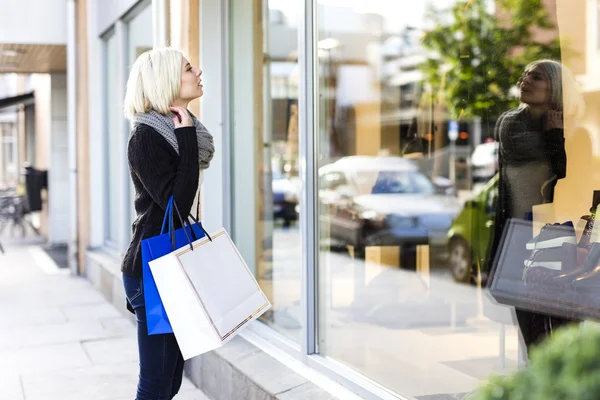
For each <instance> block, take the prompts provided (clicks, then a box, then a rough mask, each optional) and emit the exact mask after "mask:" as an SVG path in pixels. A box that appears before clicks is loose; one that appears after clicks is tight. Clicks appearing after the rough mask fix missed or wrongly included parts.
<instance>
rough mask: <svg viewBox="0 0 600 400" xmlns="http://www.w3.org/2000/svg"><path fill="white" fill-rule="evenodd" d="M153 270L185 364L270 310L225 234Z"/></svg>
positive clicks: (171, 257) (168, 257) (162, 259)
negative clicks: (185, 361)
mask: <svg viewBox="0 0 600 400" xmlns="http://www.w3.org/2000/svg"><path fill="white" fill-rule="evenodd" d="M173 208H175V209H176V211H177V206H176V205H175V204H173ZM149 264H150V269H151V270H152V274H153V276H154V279H155V282H156V286H157V288H158V291H159V293H160V297H161V299H162V301H163V304H164V306H165V309H166V311H167V315H168V316H169V321H170V323H171V326H172V327H173V332H174V333H175V338H176V339H177V343H178V345H179V348H180V350H181V353H182V355H183V358H184V359H186V360H187V359H190V358H192V357H195V356H198V355H200V354H203V353H206V352H209V351H211V350H214V349H216V348H218V347H220V346H222V345H223V344H225V343H226V342H227V341H229V340H230V339H231V338H233V337H234V336H235V335H236V334H237V333H238V332H239V331H240V330H241V329H242V328H244V327H246V326H247V325H248V324H249V323H250V322H251V321H253V320H254V319H256V318H258V317H260V316H261V315H262V314H263V313H265V312H266V311H267V310H268V309H269V308H271V303H270V302H269V300H268V299H267V297H266V296H265V294H264V293H263V292H262V290H261V289H260V287H259V285H258V282H257V281H256V279H255V278H254V275H253V274H252V272H251V271H250V269H249V268H248V266H247V265H246V263H245V262H244V260H243V258H242V256H241V255H240V253H239V252H238V250H237V248H236V246H235V245H234V243H233V241H232V240H231V238H230V237H229V235H228V234H227V232H225V230H224V229H221V230H220V231H218V232H217V233H215V234H213V235H212V236H208V235H207V237H205V238H203V239H199V240H196V241H194V242H193V243H192V242H191V240H190V242H189V243H188V244H187V245H185V246H183V247H181V248H180V249H178V250H176V251H174V252H172V253H169V254H167V255H165V256H163V257H160V258H158V259H155V260H153V261H150V263H149Z"/></svg>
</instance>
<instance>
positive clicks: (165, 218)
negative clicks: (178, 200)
mask: <svg viewBox="0 0 600 400" xmlns="http://www.w3.org/2000/svg"><path fill="white" fill-rule="evenodd" d="M172 206H173V196H171V197H169V202H168V203H167V208H166V209H165V216H164V217H163V223H162V228H160V234H161V235H162V234H163V233H165V227H166V226H167V217H168V216H169V215H170V213H171V211H172V210H171V207H172Z"/></svg>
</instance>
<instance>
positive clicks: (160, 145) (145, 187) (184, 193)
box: [121, 124, 200, 278]
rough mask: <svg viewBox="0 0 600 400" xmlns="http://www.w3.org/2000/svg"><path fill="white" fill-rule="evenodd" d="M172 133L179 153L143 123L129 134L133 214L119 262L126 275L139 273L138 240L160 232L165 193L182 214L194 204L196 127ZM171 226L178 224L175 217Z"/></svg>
mask: <svg viewBox="0 0 600 400" xmlns="http://www.w3.org/2000/svg"><path fill="white" fill-rule="evenodd" d="M175 135H176V136H177V143H178V145H179V154H177V152H176V151H175V149H173V146H171V145H170V144H169V143H168V142H167V141H166V140H165V139H164V138H163V137H162V136H161V135H160V134H159V133H158V132H156V131H155V130H154V129H153V128H151V127H149V126H147V125H143V124H140V125H137V126H136V127H135V129H134V131H133V132H132V134H131V136H130V138H129V144H128V146H127V159H128V161H129V171H130V173H131V179H132V181H133V186H134V188H135V200H134V206H135V212H136V215H137V218H136V219H135V221H134V223H133V226H132V239H131V243H130V245H129V248H128V249H127V252H126V253H125V257H124V258H123V263H122V266H121V271H122V272H123V273H124V274H126V275H129V276H133V277H136V278H141V277H142V249H141V243H142V240H144V239H147V238H151V237H153V236H156V235H158V234H160V229H161V226H162V221H163V217H164V214H165V209H166V207H167V203H168V201H169V197H170V196H171V195H173V196H174V198H175V202H176V203H177V206H178V207H179V210H180V211H181V214H182V216H185V215H189V213H190V211H191V209H192V206H193V204H194V200H195V197H196V191H197V189H198V178H199V173H200V169H199V163H198V142H197V139H196V130H195V128H194V127H193V126H192V127H185V128H178V129H175ZM175 226H176V228H178V227H180V226H181V224H179V223H178V220H177V219H175Z"/></svg>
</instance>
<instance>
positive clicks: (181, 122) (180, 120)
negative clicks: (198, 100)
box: [169, 106, 194, 129]
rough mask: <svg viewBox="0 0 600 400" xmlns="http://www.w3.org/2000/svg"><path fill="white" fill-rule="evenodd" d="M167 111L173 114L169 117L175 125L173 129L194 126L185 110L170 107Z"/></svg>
mask: <svg viewBox="0 0 600 400" xmlns="http://www.w3.org/2000/svg"><path fill="white" fill-rule="evenodd" d="M169 110H171V112H172V113H173V114H174V115H172V116H171V118H172V119H173V123H174V124H175V129H177V128H184V127H187V126H194V122H193V121H192V117H190V113H189V112H188V110H186V109H185V108H183V107H179V106H170V107H169Z"/></svg>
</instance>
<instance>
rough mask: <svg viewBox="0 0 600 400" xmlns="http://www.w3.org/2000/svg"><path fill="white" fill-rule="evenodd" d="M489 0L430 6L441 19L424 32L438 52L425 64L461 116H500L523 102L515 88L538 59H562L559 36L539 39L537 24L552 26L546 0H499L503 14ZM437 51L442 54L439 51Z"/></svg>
mask: <svg viewBox="0 0 600 400" xmlns="http://www.w3.org/2000/svg"><path fill="white" fill-rule="evenodd" d="M487 4H489V1H488V0H468V1H467V0H459V1H457V2H456V4H455V5H454V6H453V7H452V8H451V9H450V10H435V9H432V8H430V9H429V10H428V12H427V19H428V20H429V21H430V22H432V23H433V24H435V25H436V27H435V28H433V29H432V30H430V31H428V32H427V33H426V34H425V36H424V38H423V45H424V46H425V48H426V49H428V50H429V51H431V52H432V53H433V57H430V58H429V59H428V60H427V61H426V62H425V63H423V64H422V65H421V70H422V71H423V72H424V75H425V80H426V82H427V83H429V85H431V90H432V92H433V93H438V94H439V95H440V96H441V97H442V98H443V99H444V101H445V102H446V103H447V105H448V108H449V112H450V113H451V114H452V115H453V117H454V118H458V117H474V116H479V117H486V116H491V117H495V116H497V115H499V114H501V113H502V112H504V111H507V110H509V109H511V108H514V107H516V106H517V105H518V101H517V99H515V98H514V97H513V96H511V95H510V94H509V91H510V89H511V87H513V86H514V85H515V84H516V83H517V80H518V79H519V77H520V76H521V74H522V73H523V69H524V67H525V66H526V65H527V64H529V63H530V62H532V61H535V60H539V59H543V58H551V59H560V44H559V42H558V39H556V40H554V41H552V42H550V43H541V42H536V41H535V40H533V38H532V29H535V28H537V29H541V30H544V29H552V28H554V26H553V24H552V22H551V21H550V20H549V17H548V14H547V12H546V11H545V9H544V7H543V5H542V3H541V0H497V1H496V2H495V4H496V7H497V8H498V11H499V13H496V14H500V15H504V17H502V18H499V17H498V16H497V15H496V14H493V13H490V12H489V9H488V8H487ZM436 55H437V56H436Z"/></svg>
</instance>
